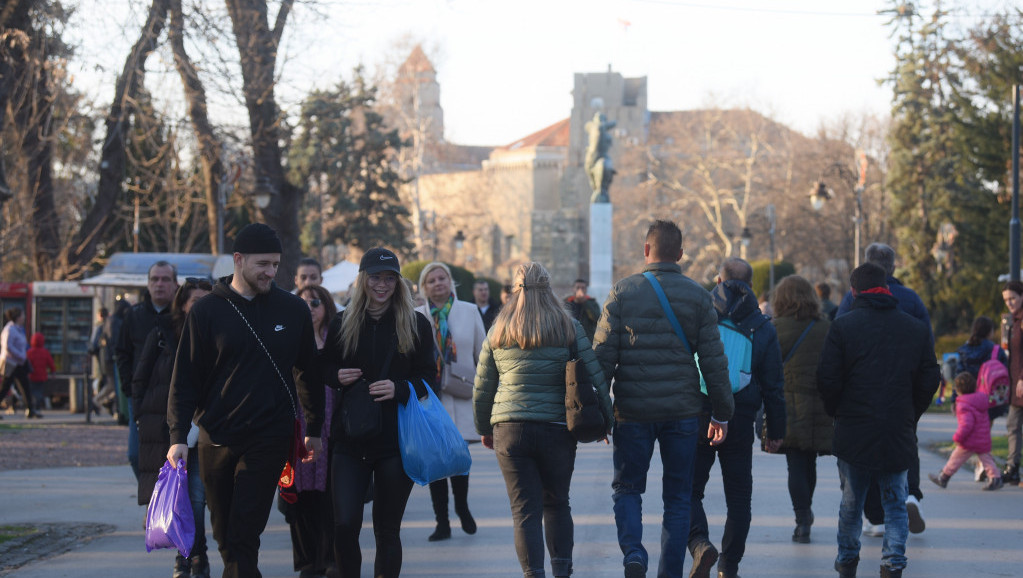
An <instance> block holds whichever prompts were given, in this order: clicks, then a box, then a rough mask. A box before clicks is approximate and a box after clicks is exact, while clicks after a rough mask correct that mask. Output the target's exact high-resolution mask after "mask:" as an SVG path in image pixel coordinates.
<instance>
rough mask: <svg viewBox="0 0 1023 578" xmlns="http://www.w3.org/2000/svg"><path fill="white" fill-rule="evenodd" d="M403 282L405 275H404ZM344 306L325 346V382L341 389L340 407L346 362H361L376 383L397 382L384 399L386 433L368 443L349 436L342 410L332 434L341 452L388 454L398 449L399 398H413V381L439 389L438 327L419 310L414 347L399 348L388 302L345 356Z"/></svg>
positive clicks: (422, 391) (419, 390) (420, 392)
mask: <svg viewBox="0 0 1023 578" xmlns="http://www.w3.org/2000/svg"><path fill="white" fill-rule="evenodd" d="M399 283H400V281H399ZM343 317H344V312H342V313H341V314H340V315H338V316H337V317H335V318H334V320H333V321H332V322H331V324H330V328H329V330H328V331H327V341H326V345H325V346H324V348H323V354H324V355H323V357H322V360H323V363H324V369H323V371H324V375H323V377H324V378H325V379H324V382H325V383H326V384H327V385H329V386H330V387H333V388H335V389H339V390H341V395H340V396H338V398H336V399H339V402H338V403H337V409H338V410H340V409H341V407H342V406H343V405H344V391H345V388H344V387H343V386H342V385H341V383H340V382H339V381H338V378H337V371H338V369H340V368H346V369H350V368H359V369H361V370H362V377H364V378H366V380H368V381H369V382H370V383H373V382H374V381H379V380H381V379H390V380H391V381H393V382H394V399H390V400H387V401H383V402H380V403H381V404H382V405H383V407H382V408H381V410H382V411H381V425H382V432H381V434H380V436H379V437H378V438H376V439H373V440H371V441H369V442H367V443H364V444H356V443H353V442H351V441H349V440H348V439H347V437H346V436H345V433H344V424H343V423H342V419H341V416H340V412H338V413H337V414H336V415H334V416H333V417H332V418H331V421H330V429H331V432H330V439H331V443H333V444H334V445H333V448H334V449H333V450H332V451H335V452H343V453H347V454H350V455H356V456H373V457H386V456H390V455H397V454H398V404H399V403H402V404H404V403H405V402H407V401H408V399H409V385H410V384H411V385H412V386H413V387H414V388H415V389H416V397H422V396H424V395H426V388H427V387H429V388H431V389H436V381H437V363H436V360H437V357H436V352H435V347H434V345H433V330H432V329H431V328H430V322H429V321H427V320H426V317H424V316H423V315H422V314H421V313H418V312H417V313H416V334H417V337H416V342H415V345H414V349H413V350H412V351H410V352H408V353H400V352H398V351H397V347H398V338H397V335H396V333H395V323H394V322H395V319H394V308H393V307H388V309H387V311H386V312H385V313H384V314H383V315H382V316H381V317H380V319H373V318H372V317H370V316H369V315H366V318H365V320H364V321H363V325H362V329H361V330H360V331H359V343H358V345H357V346H356V349H355V353H354V355H349V356H347V357H346V356H345V355H344V354H343V353H342V352H341V340H340V335H341V321H342V318H343ZM389 350H394V353H393V355H392V356H391V363H390V367H389V368H388V370H387V375H384V376H382V375H381V373H382V370H383V369H384V368H383V367H382V365H383V363H384V361H385V360H386V358H387V353H388V351H389Z"/></svg>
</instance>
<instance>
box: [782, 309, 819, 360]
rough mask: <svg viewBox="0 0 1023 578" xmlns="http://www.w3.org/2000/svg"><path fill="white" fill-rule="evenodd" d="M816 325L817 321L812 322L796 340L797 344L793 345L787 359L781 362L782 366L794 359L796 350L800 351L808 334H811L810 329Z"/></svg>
mask: <svg viewBox="0 0 1023 578" xmlns="http://www.w3.org/2000/svg"><path fill="white" fill-rule="evenodd" d="M814 323H817V320H816V319H813V320H811V321H810V324H809V325H807V326H806V329H804V330H803V332H802V333H800V334H799V339H796V342H795V343H793V344H792V347H790V348H789V352H788V353H786V354H785V359H783V360H781V364H782V365H785V364H786V363H788V362H789V360H790V359H792V356H793V355H795V353H796V350H797V349H799V344H800V343H802V342H803V339H804V338H805V337H806V334H807V333H810V328H812V327H813V324H814Z"/></svg>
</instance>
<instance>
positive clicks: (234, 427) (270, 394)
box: [167, 276, 324, 445]
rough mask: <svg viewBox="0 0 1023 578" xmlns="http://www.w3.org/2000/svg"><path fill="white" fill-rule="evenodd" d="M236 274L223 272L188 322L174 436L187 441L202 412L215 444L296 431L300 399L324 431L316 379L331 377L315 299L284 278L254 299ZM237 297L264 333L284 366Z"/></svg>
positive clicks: (171, 417) (174, 382) (311, 422)
mask: <svg viewBox="0 0 1023 578" xmlns="http://www.w3.org/2000/svg"><path fill="white" fill-rule="evenodd" d="M231 279H232V277H231V276H228V277H224V278H222V279H220V281H218V282H217V284H216V285H215V286H214V287H213V293H212V294H211V295H208V296H206V297H203V298H202V299H200V300H199V301H198V302H196V303H195V305H193V306H192V310H191V311H190V312H189V314H188V319H187V320H186V321H185V328H184V330H183V331H182V334H181V341H180V342H179V343H178V351H177V357H176V358H175V362H174V374H173V376H172V377H171V390H170V401H169V403H168V404H167V423H168V424H169V425H170V436H171V443H172V444H179V443H180V444H183V443H185V441H186V439H187V436H188V430H189V427H190V423H191V421H192V416H193V414H194V413H195V412H196V411H198V424H199V426H200V427H201V428H202V429H203V430H204V431H205V432H206V433H207V434H208V435H209V438H210V441H212V442H213V443H215V444H222V445H231V444H234V443H238V442H241V441H245V440H248V439H251V438H254V437H257V438H265V437H290V436H291V435H292V432H293V429H292V428H293V423H294V419H295V413H294V411H293V409H292V407H293V402H294V403H299V402H300V403H301V404H302V409H303V410H304V411H305V420H306V431H311V432H318V431H320V430H321V429H322V428H323V404H324V395H323V388H322V387H316V386H315V385H316V384H322V383H323V381H322V380H321V379H320V378H319V375H318V365H317V361H316V355H317V353H316V341H315V340H314V338H313V323H312V316H311V315H310V313H309V306H308V305H307V304H306V303H305V301H303V300H302V299H301V298H299V297H296V296H295V295H292V294H291V293H288V292H287V291H284V290H283V289H281V288H280V287H278V286H277V285H276V284H273V285H272V286H271V288H270V291H269V292H268V293H265V294H257V295H256V296H255V297H254V298H253V299H252V300H251V301H250V300H248V299H245V298H244V297H242V296H241V295H239V294H238V293H236V292H235V291H234V290H233V289H231V287H230V283H231ZM228 301H230V303H229V302H228ZM232 303H233V304H234V305H235V306H237V308H238V310H239V311H241V313H242V314H243V315H244V316H245V318H246V319H247V320H248V323H249V324H251V326H252V328H253V329H254V330H255V331H256V332H257V333H258V334H259V337H260V339H262V340H263V343H264V344H265V345H266V347H267V349H268V350H269V352H270V354H271V355H272V356H273V360H274V363H276V366H277V368H276V369H275V368H274V364H273V363H271V362H270V359H269V358H268V357H267V354H266V352H264V350H263V348H262V347H261V346H260V345H259V342H258V341H257V340H256V337H255V336H254V335H253V334H252V331H250V330H249V327H248V326H247V325H246V323H245V321H244V320H243V319H242V318H241V317H240V316H239V315H238V313H237V312H236V311H235V309H234V307H232V306H231V304H232ZM293 369H294V371H293ZM282 377H283V379H284V382H286V383H287V386H286V387H287V389H285V383H284V382H282V381H281V378H282ZM310 384H313V385H314V386H312V387H310ZM296 389H297V391H298V397H297V400H296V397H295V392H296Z"/></svg>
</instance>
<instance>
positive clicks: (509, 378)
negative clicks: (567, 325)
mask: <svg viewBox="0 0 1023 578" xmlns="http://www.w3.org/2000/svg"><path fill="white" fill-rule="evenodd" d="M572 325H573V326H574V327H575V343H576V349H577V350H578V352H579V359H581V360H582V362H583V365H584V367H585V368H586V372H587V374H588V375H590V377H591V379H592V380H593V384H594V385H595V386H596V387H597V398H598V400H599V401H600V406H601V412H602V413H603V414H604V419H605V420H606V421H607V423H608V424H610V423H612V421H611V417H612V414H611V396H610V393H609V392H608V386H607V380H605V379H604V374H603V373H602V372H601V370H600V364H599V363H598V362H597V357H596V356H595V355H594V354H593V350H592V349H591V348H590V340H589V339H587V338H586V333H585V332H584V331H583V328H582V326H581V325H580V324H579V322H578V321H575V320H573V321H572ZM568 359H569V349H568V347H540V348H537V349H519V347H518V346H517V345H512V346H511V347H502V348H500V349H493V348H492V347H491V345H490V338H489V336H488V337H487V340H486V341H484V342H483V349H482V350H481V351H480V362H479V364H478V365H477V366H476V386H475V388H474V389H473V394H472V413H473V419H474V420H475V423H476V431H477V432H479V434H480V435H493V433H494V427H493V426H494V424H497V423H501V422H509V421H537V422H564V421H565V362H566V361H568Z"/></svg>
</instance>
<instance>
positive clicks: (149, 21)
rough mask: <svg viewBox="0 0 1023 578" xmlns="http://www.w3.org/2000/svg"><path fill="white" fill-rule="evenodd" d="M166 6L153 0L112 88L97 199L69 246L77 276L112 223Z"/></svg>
mask: <svg viewBox="0 0 1023 578" xmlns="http://www.w3.org/2000/svg"><path fill="white" fill-rule="evenodd" d="M168 6H169V0H153V3H152V5H150V7H149V15H148V17H147V18H146V23H145V25H143V27H142V32H141V34H140V35H139V39H138V41H137V42H136V43H135V45H134V46H133V47H132V49H131V52H130V53H129V54H128V58H127V60H125V62H124V69H123V70H122V72H121V75H120V77H118V79H117V84H116V85H115V87H114V100H113V102H112V103H111V105H110V111H109V112H108V113H107V118H106V127H107V134H106V138H104V139H103V148H102V151H101V156H100V164H99V186H98V189H97V191H96V199H95V202H94V203H93V205H92V207H91V208H90V209H89V212H88V213H87V214H86V216H85V220H84V221H83V222H82V226H81V228H80V229H79V230H78V233H77V234H76V235H75V239H74V241H73V242H72V244H71V246H70V247H69V248H68V268H69V275H71V276H80V275H81V274H82V273H83V272H84V271H85V269H86V268H87V267H88V266H89V263H91V262H92V260H93V259H94V258H95V256H96V253H97V250H98V247H99V244H100V243H101V242H102V241H104V240H106V238H107V236H108V235H109V233H110V231H111V229H112V227H113V225H114V223H115V217H114V214H115V207H116V206H117V204H118V203H119V202H120V201H121V197H122V195H121V193H122V181H123V180H124V175H125V167H126V155H125V145H126V142H127V138H128V129H129V123H130V121H129V118H130V116H131V113H132V109H133V107H134V101H135V98H136V96H137V95H138V93H139V89H140V88H141V87H142V81H143V78H144V75H145V65H146V59H147V58H148V57H149V54H150V53H152V52H153V50H155V49H156V46H157V39H158V38H159V36H160V33H161V32H162V31H163V27H164V24H165V22H166V20H167V11H168Z"/></svg>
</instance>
